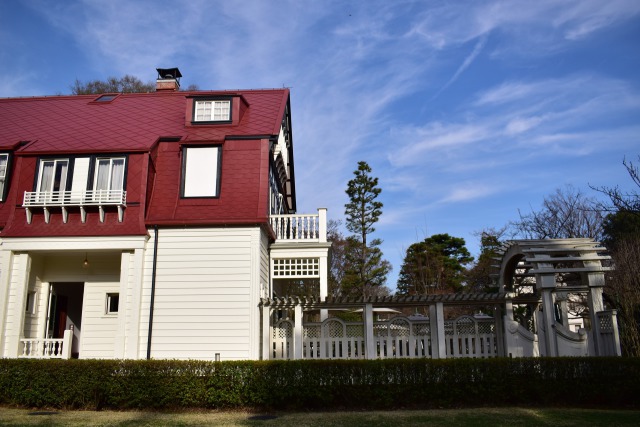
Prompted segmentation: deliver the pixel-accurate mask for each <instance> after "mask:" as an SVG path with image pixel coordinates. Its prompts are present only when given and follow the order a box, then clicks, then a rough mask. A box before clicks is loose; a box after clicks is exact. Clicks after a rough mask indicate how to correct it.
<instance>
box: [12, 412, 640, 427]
mask: <svg viewBox="0 0 640 427" xmlns="http://www.w3.org/2000/svg"><path fill="white" fill-rule="evenodd" d="M261 418H263V419H261ZM264 418H270V419H264ZM0 425H2V426H78V427H79V426H83V427H84V426H154V427H155V426H278V427H286V426H292V427H293V426H295V427H301V426H349V427H351V426H353V427H357V426H367V427H368V426H372V425H373V426H376V427H384V426H393V427H397V426H425V425H429V426H480V427H481V426H487V427H489V426H491V427H495V426H510V427H513V426H515V427H520V426H522V427H525V426H535V427H540V426H554V427H556V426H560V427H561V426H580V427H584V426H638V425H640V411H622V410H591V409H530V408H529V409H527V408H480V409H457V410H433V411H385V412H372V411H363V412H309V413H273V414H251V413H247V412H213V411H199V412H195V411H194V412H180V413H158V412H131V411H129V412H114V411H100V412H95V411H46V410H25V409H10V408H0Z"/></svg>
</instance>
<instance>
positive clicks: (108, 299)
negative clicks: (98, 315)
mask: <svg viewBox="0 0 640 427" xmlns="http://www.w3.org/2000/svg"><path fill="white" fill-rule="evenodd" d="M114 298H117V299H118V307H116V310H115V311H113V310H111V303H112V301H113V299H114ZM105 304H106V305H105V310H104V312H105V314H118V312H119V311H120V293H118V292H108V293H107V296H106V298H105Z"/></svg>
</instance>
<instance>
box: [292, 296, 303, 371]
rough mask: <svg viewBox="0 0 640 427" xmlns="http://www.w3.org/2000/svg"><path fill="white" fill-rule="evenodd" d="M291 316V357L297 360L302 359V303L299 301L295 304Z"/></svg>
mask: <svg viewBox="0 0 640 427" xmlns="http://www.w3.org/2000/svg"><path fill="white" fill-rule="evenodd" d="M293 317H294V327H293V359H294V360H298V359H302V305H301V304H300V302H298V303H297V304H296V307H295V309H294V314H293Z"/></svg>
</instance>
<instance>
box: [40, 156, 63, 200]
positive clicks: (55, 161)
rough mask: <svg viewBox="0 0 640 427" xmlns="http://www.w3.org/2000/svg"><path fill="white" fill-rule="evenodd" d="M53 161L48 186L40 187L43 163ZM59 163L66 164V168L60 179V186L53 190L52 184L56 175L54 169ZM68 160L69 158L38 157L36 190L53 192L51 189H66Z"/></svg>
mask: <svg viewBox="0 0 640 427" xmlns="http://www.w3.org/2000/svg"><path fill="white" fill-rule="evenodd" d="M50 162H53V177H52V179H51V183H50V184H49V186H50V187H49V188H42V175H43V173H44V164H45V163H50ZM61 163H66V164H67V170H66V171H65V173H64V179H63V180H61V181H60V188H59V189H58V190H54V189H53V185H54V183H55V179H53V178H55V175H56V170H57V168H58V164H61ZM70 163H71V162H70V161H69V159H64V158H61V159H40V170H39V171H38V185H37V186H36V191H37V192H39V193H41V192H47V193H49V192H53V191H65V190H66V189H67V181H68V179H69V166H70Z"/></svg>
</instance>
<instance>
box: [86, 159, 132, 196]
mask: <svg viewBox="0 0 640 427" xmlns="http://www.w3.org/2000/svg"><path fill="white" fill-rule="evenodd" d="M105 160H108V161H109V170H108V173H107V177H108V181H107V188H102V190H124V172H125V169H126V167H127V159H126V157H122V156H119V157H97V158H96V162H95V170H94V172H93V190H94V191H95V190H98V172H99V170H100V162H101V161H105ZM116 160H122V175H121V176H120V182H121V184H122V185H120V188H112V186H113V181H112V179H113V173H112V171H113V163H114V161H116Z"/></svg>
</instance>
